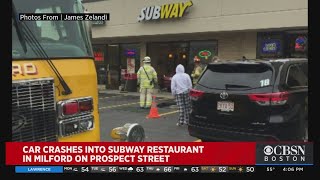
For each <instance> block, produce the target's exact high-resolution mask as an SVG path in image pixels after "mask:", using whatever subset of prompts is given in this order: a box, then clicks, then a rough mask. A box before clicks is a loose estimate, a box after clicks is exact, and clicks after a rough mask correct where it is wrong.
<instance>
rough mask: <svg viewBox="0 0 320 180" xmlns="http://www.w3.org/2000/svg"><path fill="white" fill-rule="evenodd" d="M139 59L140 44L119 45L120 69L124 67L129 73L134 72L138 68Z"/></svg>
mask: <svg viewBox="0 0 320 180" xmlns="http://www.w3.org/2000/svg"><path fill="white" fill-rule="evenodd" d="M140 59H141V58H140V44H121V45H120V61H121V69H126V71H127V73H129V74H135V73H136V72H137V71H138V69H139V68H140Z"/></svg>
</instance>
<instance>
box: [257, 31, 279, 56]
mask: <svg viewBox="0 0 320 180" xmlns="http://www.w3.org/2000/svg"><path fill="white" fill-rule="evenodd" d="M257 41H258V42H257V58H272V59H273V58H282V57H284V49H285V46H284V33H282V32H263V33H258V38H257Z"/></svg>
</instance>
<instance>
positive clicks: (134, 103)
mask: <svg viewBox="0 0 320 180" xmlns="http://www.w3.org/2000/svg"><path fill="white" fill-rule="evenodd" d="M156 104H157V109H158V114H159V115H160V118H147V116H148V114H149V113H150V109H140V108H139V94H138V93H130V92H128V93H120V92H119V91H111V90H110V91H108V90H105V91H100V92H99V114H100V136H101V138H100V139H101V141H102V142H113V141H114V140H113V139H112V138H111V136H110V132H111V130H112V129H113V128H116V127H120V126H123V125H124V124H126V123H138V124H139V125H141V126H142V127H143V128H144V131H145V136H146V137H145V141H146V142H192V141H197V139H196V138H194V137H191V136H189V134H188V130H187V127H186V126H183V127H178V126H176V123H177V120H178V109H177V107H176V105H175V102H174V99H173V97H172V96H171V94H170V93H161V94H159V93H157V96H156Z"/></svg>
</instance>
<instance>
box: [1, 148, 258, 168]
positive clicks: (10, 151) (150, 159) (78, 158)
mask: <svg viewBox="0 0 320 180" xmlns="http://www.w3.org/2000/svg"><path fill="white" fill-rule="evenodd" d="M255 163H256V143H254V142H233V143H230V142H212V143H199V142H187V143H184V142H175V143H171V142H170V143H167V142H143V143H141V142H139V143H133V142H101V143H78V142H75V143H65V142H57V143H47V142H46V143H35V142H30V143H29V142H28V143H20V142H6V164H7V165H255Z"/></svg>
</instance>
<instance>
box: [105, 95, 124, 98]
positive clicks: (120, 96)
mask: <svg viewBox="0 0 320 180" xmlns="http://www.w3.org/2000/svg"><path fill="white" fill-rule="evenodd" d="M123 96H126V95H123ZM114 97H121V96H109V97H102V98H99V99H109V98H114Z"/></svg>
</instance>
